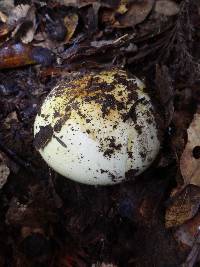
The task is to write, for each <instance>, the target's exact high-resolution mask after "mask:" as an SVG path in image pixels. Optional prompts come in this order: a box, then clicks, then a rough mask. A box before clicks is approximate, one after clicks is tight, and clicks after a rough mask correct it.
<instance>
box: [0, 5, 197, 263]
mask: <svg viewBox="0 0 200 267" xmlns="http://www.w3.org/2000/svg"><path fill="white" fill-rule="evenodd" d="M199 43H200V1H193V0H177V1H175V0H156V1H154V0H151V1H147V0H134V1H133V0H116V1H111V0H99V1H97V0H84V1H80V0H62V1H58V0H49V1H46V0H43V1H39V0H32V1H31V0H30V1H28V0H16V1H12V0H2V1H0V126H1V127H0V200H1V201H0V215H1V216H0V218H1V219H0V234H1V239H0V266H2V267H36V266H37V267H39V266H51V267H73V266H77V267H87V266H94V267H97V266H99V267H100V266H101V267H108V266H109V267H111V266H112V267H115V266H117V267H121V266H122V267H123V266H126V267H132V266H158V267H162V266H173V267H179V266H182V267H183V266H184V267H193V266H195V267H197V266H198V265H197V264H199V263H197V262H199V254H200V248H199V223H200V219H199V217H200V215H199V206H200V163H199V160H200V126H199V125H200V113H199V107H200V94H199V87H200V83H199V78H200V67H199V66H200V63H199V62H200V53H199ZM113 67H119V68H124V69H126V70H127V71H128V72H130V73H133V74H134V75H136V76H138V77H139V78H140V79H142V80H144V82H145V84H146V89H145V90H147V91H148V93H149V95H150V97H151V99H152V101H153V102H154V103H155V110H156V119H157V123H158V125H159V133H160V140H161V150H160V153H159V155H158V157H157V159H156V160H155V162H154V163H153V164H152V166H151V167H150V168H149V169H148V170H147V171H145V173H143V174H141V175H140V176H139V177H138V179H133V180H130V181H128V182H126V183H122V184H119V185H115V186H113V187H91V186H86V185H82V184H78V183H75V182H72V181H70V180H68V179H66V178H64V177H62V176H60V175H59V174H57V173H56V172H54V171H53V170H50V169H49V167H48V166H47V165H46V163H45V162H44V161H43V159H42V158H41V157H40V156H39V154H38V152H37V151H36V149H35V147H34V145H33V123H34V120H35V116H36V114H37V113H38V112H39V110H40V106H41V104H42V102H43V101H44V99H45V97H46V96H47V95H48V93H49V92H50V91H51V89H52V88H53V87H54V86H55V85H56V84H57V82H59V81H60V80H61V79H66V80H70V79H71V78H72V77H73V76H74V75H76V74H77V73H80V72H81V73H84V72H86V71H88V70H91V69H92V70H97V71H98V70H103V69H111V68H113ZM155 244H156V245H155ZM195 264H196V265H195Z"/></svg>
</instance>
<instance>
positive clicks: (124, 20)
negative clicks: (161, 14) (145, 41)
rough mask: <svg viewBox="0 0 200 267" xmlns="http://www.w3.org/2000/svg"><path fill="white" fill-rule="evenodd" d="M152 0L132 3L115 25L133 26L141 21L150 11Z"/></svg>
mask: <svg viewBox="0 0 200 267" xmlns="http://www.w3.org/2000/svg"><path fill="white" fill-rule="evenodd" d="M153 4H154V0H142V1H139V2H136V3H132V4H131V5H130V7H129V8H128V11H127V12H126V13H125V14H124V15H123V16H121V17H120V18H119V25H118V24H116V27H134V26H135V25H137V24H139V23H141V22H143V21H144V20H145V18H146V17H147V16H148V14H149V13H150V12H151V10H152V7H153Z"/></svg>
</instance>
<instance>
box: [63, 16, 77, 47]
mask: <svg viewBox="0 0 200 267" xmlns="http://www.w3.org/2000/svg"><path fill="white" fill-rule="evenodd" d="M64 25H65V27H66V28H67V36H66V39H65V42H69V41H70V39H71V38H72V36H73V35H74V32H75V30H76V27H77V26H78V15H77V14H76V13H72V14H69V15H67V16H66V17H65V18H64Z"/></svg>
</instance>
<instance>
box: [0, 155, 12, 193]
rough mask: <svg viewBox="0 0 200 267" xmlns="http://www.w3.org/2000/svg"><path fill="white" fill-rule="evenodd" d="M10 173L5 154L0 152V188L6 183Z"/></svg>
mask: <svg viewBox="0 0 200 267" xmlns="http://www.w3.org/2000/svg"><path fill="white" fill-rule="evenodd" d="M9 174H10V170H9V168H8V167H7V165H6V163H5V160H4V159H3V156H2V155H1V154H0V189H1V188H2V187H3V186H4V184H5V183H6V181H7V178H8V175H9Z"/></svg>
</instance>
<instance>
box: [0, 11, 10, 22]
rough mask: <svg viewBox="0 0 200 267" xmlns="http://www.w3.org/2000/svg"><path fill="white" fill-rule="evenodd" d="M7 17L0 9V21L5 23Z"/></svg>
mask: <svg viewBox="0 0 200 267" xmlns="http://www.w3.org/2000/svg"><path fill="white" fill-rule="evenodd" d="M7 19H8V17H7V16H6V14H4V13H3V12H2V11H1V10H0V21H1V22H3V23H5V22H6V21H7Z"/></svg>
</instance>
